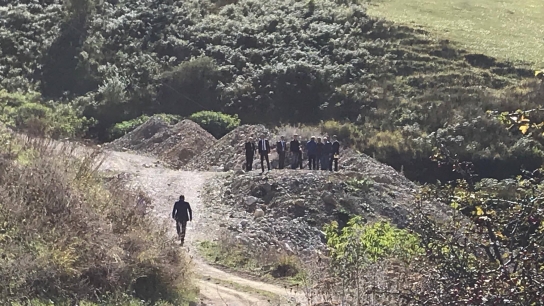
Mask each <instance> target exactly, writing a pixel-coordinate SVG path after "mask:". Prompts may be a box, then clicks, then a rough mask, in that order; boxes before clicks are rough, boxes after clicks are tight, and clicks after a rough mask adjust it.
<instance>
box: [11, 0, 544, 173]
mask: <svg viewBox="0 0 544 306" xmlns="http://www.w3.org/2000/svg"><path fill="white" fill-rule="evenodd" d="M0 3H1V4H2V5H7V4H8V2H6V1H5V0H4V1H0ZM10 3H11V2H10ZM17 3H18V5H16V6H13V8H12V9H8V10H6V9H0V20H2V21H1V22H0V47H1V50H2V51H1V52H2V54H1V56H0V79H1V81H0V86H1V87H3V88H5V89H6V90H9V91H10V92H14V91H16V90H34V91H38V92H40V93H41V94H42V95H43V96H45V97H47V98H52V99H53V100H59V101H72V104H73V105H77V107H78V109H82V110H83V113H82V114H83V115H84V116H86V117H87V118H94V119H96V120H97V124H96V125H94V126H93V127H92V128H91V129H90V131H89V133H88V136H91V137H98V138H100V140H109V139H110V132H111V130H112V129H113V126H114V125H115V124H117V123H119V122H124V121H129V120H132V119H135V118H138V117H140V116H141V115H142V114H145V115H149V116H151V115H153V114H157V113H169V114H175V115H180V116H190V115H191V114H193V113H195V112H199V111H218V112H222V113H226V114H237V115H238V117H239V118H240V119H241V120H242V121H243V122H244V123H262V124H267V125H268V124H269V125H277V124H299V123H302V124H306V125H319V124H320V123H321V122H324V123H323V124H322V127H323V129H324V131H325V132H326V133H329V134H330V133H333V132H334V133H336V134H337V135H339V136H340V135H342V138H344V139H345V140H343V142H344V141H345V142H346V143H349V144H351V145H355V146H357V147H358V148H359V149H360V150H363V151H364V152H365V153H368V154H370V155H375V156H376V158H378V159H379V160H380V161H383V162H387V163H388V164H390V165H392V166H393V167H395V168H397V169H401V168H403V169H404V173H405V174H406V175H407V176H408V177H410V178H412V179H418V180H421V181H435V180H436V179H449V178H451V177H450V176H451V173H450V172H448V171H445V170H443V169H437V168H436V166H435V165H434V164H432V163H429V162H428V159H427V157H428V156H429V155H430V154H431V153H432V147H434V146H435V144H436V143H437V142H449V143H452V144H453V143H455V144H456V145H457V146H456V147H455V149H454V148H453V146H451V147H452V150H455V151H456V152H455V153H458V154H459V155H460V156H462V157H463V158H466V159H467V160H468V159H470V160H472V161H473V162H474V163H475V165H476V167H477V168H479V170H485V171H480V173H481V175H482V176H489V177H497V178H503V177H504V176H509V175H511V174H514V173H517V172H519V166H520V165H521V164H524V165H526V166H527V167H534V165H535V164H538V162H542V160H543V157H542V156H541V154H540V152H538V150H533V149H531V146H532V145H531V144H528V143H517V139H516V137H515V135H512V134H511V133H510V132H508V131H502V132H501V134H499V136H498V137H496V138H494V137H491V136H490V135H492V134H491V132H488V131H498V128H497V122H496V120H491V119H489V118H487V117H486V116H485V111H486V110H501V111H508V112H511V111H515V110H516V109H518V108H521V109H532V108H535V107H536V106H537V105H538V103H539V101H541V99H540V100H539V99H538V96H541V92H542V86H541V84H537V83H536V82H527V83H524V84H522V85H520V86H517V87H513V88H510V87H509V86H511V85H513V84H516V83H517V82H518V80H520V79H521V78H523V77H534V71H532V70H528V69H523V68H519V67H514V66H512V65H511V64H509V63H503V62H499V61H497V60H495V59H493V58H489V57H486V56H485V55H481V54H467V53H466V52H464V51H461V50H457V49H455V48H454V47H453V46H452V45H451V44H449V43H448V42H446V41H438V40H432V39H429V38H428V36H427V35H426V33H424V32H422V31H420V30H414V29H410V28H407V27H403V26H399V25H395V24H391V23H389V22H386V21H384V20H379V19H375V18H371V17H369V16H368V15H367V13H366V9H365V7H364V6H363V5H362V4H358V3H356V1H355V2H353V1H332V0H324V1H318V2H316V1H310V2H306V1H295V0H272V1H264V2H263V1H260V2H258V1H254V0H241V1H215V0H214V1H209V0H203V1H200V0H198V1H197V0H189V1H162V0H161V1H152V2H149V1H142V0H121V1H104V2H102V3H101V4H100V5H96V3H95V2H94V1H86V0H72V1H70V2H67V3H65V4H61V1H59V0H52V1H48V2H44V3H27V1H19V2H17ZM74 12H75V13H74ZM91 17H92V18H91ZM484 64H485V65H484ZM7 67H9V69H7ZM329 120H335V121H337V122H339V125H338V126H335V125H334V124H333V123H332V121H329ZM327 121H329V122H327ZM116 130H117V129H116ZM484 130H485V131H486V132H480V131H484ZM219 134H220V133H219ZM520 151H522V152H523V156H526V157H527V158H528V159H527V160H525V159H524V157H523V158H519V157H517V156H518V155H517V154H518V153H519V152H520ZM492 168H493V169H497V168H500V169H502V171H501V173H497V172H494V171H492V170H488V169H492ZM501 175H502V177H501Z"/></svg>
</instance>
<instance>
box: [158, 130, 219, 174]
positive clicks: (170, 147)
mask: <svg viewBox="0 0 544 306" xmlns="http://www.w3.org/2000/svg"><path fill="white" fill-rule="evenodd" d="M169 134H170V137H168V138H166V139H165V140H164V141H163V142H161V143H159V144H158V145H157V146H156V147H155V149H154V150H153V153H154V154H155V155H157V156H158V157H159V158H160V159H162V160H163V161H166V162H168V163H170V164H172V165H174V166H176V167H181V166H183V165H185V164H186V163H187V162H189V161H190V160H191V159H192V158H193V157H195V156H196V155H198V154H199V153H201V152H202V151H203V150H206V149H208V148H209V147H211V146H213V145H214V144H215V143H216V142H217V140H216V139H215V137H213V136H212V134H210V133H208V132H207V131H206V130H204V129H203V128H201V127H200V125H198V124H197V123H195V122H193V121H191V120H187V119H186V120H183V121H181V122H179V123H177V124H176V125H174V126H173V127H172V128H171V129H170V130H169Z"/></svg>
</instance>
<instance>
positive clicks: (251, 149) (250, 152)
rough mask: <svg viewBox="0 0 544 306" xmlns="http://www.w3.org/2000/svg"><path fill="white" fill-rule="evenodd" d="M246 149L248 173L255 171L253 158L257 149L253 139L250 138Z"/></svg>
mask: <svg viewBox="0 0 544 306" xmlns="http://www.w3.org/2000/svg"><path fill="white" fill-rule="evenodd" d="M245 149H246V171H251V170H253V158H254V157H255V152H256V151H257V148H256V147H255V143H254V142H253V137H249V138H248V140H247V141H246V144H245Z"/></svg>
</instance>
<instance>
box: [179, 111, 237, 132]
mask: <svg viewBox="0 0 544 306" xmlns="http://www.w3.org/2000/svg"><path fill="white" fill-rule="evenodd" d="M189 119H191V120H192V121H194V122H196V123H198V124H199V125H200V126H201V127H202V128H203V129H205V130H206V131H208V132H210V134H212V135H213V136H214V137H215V138H221V137H223V136H224V135H226V134H227V133H228V132H230V131H232V130H234V129H235V128H237V127H238V126H239V125H240V119H238V116H236V115H234V116H231V115H227V114H223V113H219V112H211V111H202V112H198V113H194V114H192V115H191V116H190V117H189Z"/></svg>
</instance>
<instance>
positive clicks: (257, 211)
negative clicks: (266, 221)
mask: <svg viewBox="0 0 544 306" xmlns="http://www.w3.org/2000/svg"><path fill="white" fill-rule="evenodd" d="M253 216H254V217H255V219H257V218H262V217H264V211H263V210H262V209H260V208H257V209H255V213H254V214H253Z"/></svg>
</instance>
